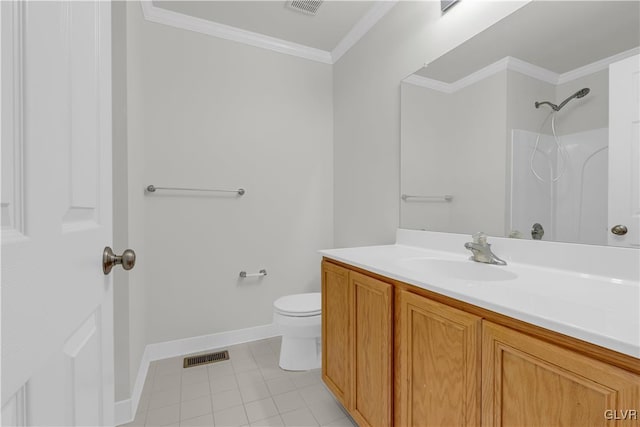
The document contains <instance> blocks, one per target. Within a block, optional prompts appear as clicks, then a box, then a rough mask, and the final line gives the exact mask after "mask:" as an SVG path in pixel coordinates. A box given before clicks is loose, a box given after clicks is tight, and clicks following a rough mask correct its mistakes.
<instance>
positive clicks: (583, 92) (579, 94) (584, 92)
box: [572, 87, 591, 98]
mask: <svg viewBox="0 0 640 427" xmlns="http://www.w3.org/2000/svg"><path fill="white" fill-rule="evenodd" d="M589 92H591V89H589V88H588V87H585V88H584V89H580V90H579V91H577V92H576V93H575V95H573V96H575V97H576V98H582V97H583V96H587V94H588V93H589ZM573 96H572V98H573Z"/></svg>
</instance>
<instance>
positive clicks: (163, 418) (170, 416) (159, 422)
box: [145, 405, 180, 427]
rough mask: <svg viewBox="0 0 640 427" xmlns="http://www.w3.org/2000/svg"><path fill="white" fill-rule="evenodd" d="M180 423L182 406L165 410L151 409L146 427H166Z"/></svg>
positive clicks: (146, 420)
mask: <svg viewBox="0 0 640 427" xmlns="http://www.w3.org/2000/svg"><path fill="white" fill-rule="evenodd" d="M178 421H180V405H171V406H165V407H163V408H157V409H149V411H148V412H147V418H146V419H145V426H150V427H151V426H166V425H169V424H175V423H177V422H178Z"/></svg>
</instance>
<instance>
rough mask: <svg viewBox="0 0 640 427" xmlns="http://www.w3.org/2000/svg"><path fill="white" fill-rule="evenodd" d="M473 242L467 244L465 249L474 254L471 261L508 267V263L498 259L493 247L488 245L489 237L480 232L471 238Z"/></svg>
mask: <svg viewBox="0 0 640 427" xmlns="http://www.w3.org/2000/svg"><path fill="white" fill-rule="evenodd" d="M471 237H472V238H473V242H467V243H465V244H464V247H465V248H467V249H469V250H470V251H471V252H473V255H472V256H471V257H470V259H472V260H474V261H476V262H484V263H485V264H496V265H507V263H506V262H505V261H503V260H501V259H500V258H498V257H497V256H496V255H495V254H494V253H493V252H491V245H490V244H489V243H487V235H486V234H484V233H483V232H479V233H476V234H474V235H473V236H471Z"/></svg>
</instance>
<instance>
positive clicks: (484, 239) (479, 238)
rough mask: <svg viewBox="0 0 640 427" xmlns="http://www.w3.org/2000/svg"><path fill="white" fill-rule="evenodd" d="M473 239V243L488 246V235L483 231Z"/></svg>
mask: <svg viewBox="0 0 640 427" xmlns="http://www.w3.org/2000/svg"><path fill="white" fill-rule="evenodd" d="M471 237H472V238H473V243H477V244H479V245H486V244H487V235H486V234H485V233H484V232H483V231H478V232H477V233H475V234H474V235H472V236H471Z"/></svg>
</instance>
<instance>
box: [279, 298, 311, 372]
mask: <svg viewBox="0 0 640 427" xmlns="http://www.w3.org/2000/svg"><path fill="white" fill-rule="evenodd" d="M321 305H322V300H321V297H320V293H319V292H315V293H308V294H296V295H287V296H284V297H282V298H278V299H277V300H276V301H275V302H274V303H273V323H275V324H276V325H277V326H278V329H279V330H280V333H281V334H282V346H281V347H280V363H279V365H280V367H281V368H282V369H286V370H287V371H307V370H310V369H317V368H320V366H321V363H322V357H321V354H322V353H321V344H320V335H321V319H322V314H321V313H322V308H321Z"/></svg>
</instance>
